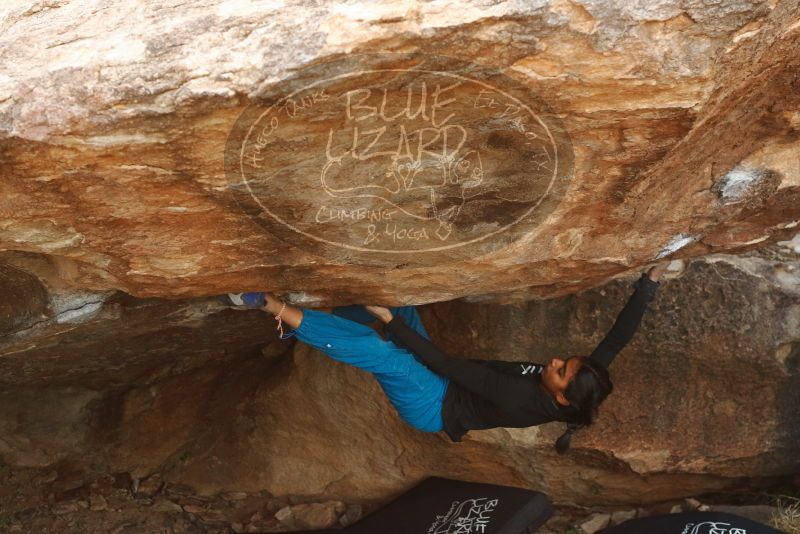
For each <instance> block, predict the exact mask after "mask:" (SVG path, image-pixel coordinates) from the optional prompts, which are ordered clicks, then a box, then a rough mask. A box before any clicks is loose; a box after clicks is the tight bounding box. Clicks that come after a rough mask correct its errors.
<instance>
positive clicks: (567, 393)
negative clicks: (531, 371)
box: [542, 356, 614, 452]
mask: <svg viewBox="0 0 800 534" xmlns="http://www.w3.org/2000/svg"><path fill="white" fill-rule="evenodd" d="M542 386H544V388H545V389H546V390H547V391H548V393H550V395H552V396H553V399H555V401H556V402H557V403H558V404H561V405H562V406H571V407H572V408H574V409H575V412H576V413H575V420H574V421H572V422H571V424H570V426H569V429H568V430H567V432H565V433H564V435H562V436H561V437H560V438H559V439H558V441H557V442H556V449H557V450H558V452H565V451H566V450H567V449H568V448H569V441H570V437H571V435H572V432H573V431H575V430H576V429H577V428H578V427H579V426H588V425H590V424H592V423H593V422H594V419H595V417H596V416H597V409H598V407H599V406H600V403H602V402H603V401H604V400H605V398H606V397H608V395H609V394H610V393H611V391H612V390H613V388H614V385H613V384H612V383H611V378H610V377H609V376H608V370H606V368H605V367H603V366H602V365H599V364H598V363H597V362H595V361H594V360H591V359H589V358H586V357H584V356H573V357H572V358H568V359H567V360H560V359H558V358H554V359H552V360H551V361H550V363H549V364H548V365H547V367H545V369H544V370H543V371H542Z"/></svg>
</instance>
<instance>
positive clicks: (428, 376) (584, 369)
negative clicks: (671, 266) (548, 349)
mask: <svg viewBox="0 0 800 534" xmlns="http://www.w3.org/2000/svg"><path fill="white" fill-rule="evenodd" d="M667 264H668V262H664V263H660V264H658V265H656V266H654V267H652V268H651V269H649V271H648V272H647V273H646V274H645V273H643V274H642V275H641V277H640V278H639V279H638V280H637V281H636V282H635V283H634V284H633V287H634V288H635V291H634V292H633V295H632V296H631V297H630V298H629V300H628V302H627V304H626V305H625V307H624V308H623V309H622V311H621V312H620V313H619V315H618V317H617V319H616V321H615V323H614V325H613V327H612V328H611V330H610V331H609V332H608V334H606V336H605V338H604V339H603V340H602V341H601V342H600V344H599V345H597V347H596V348H595V349H594V351H593V352H592V353H591V354H590V355H589V356H571V357H568V358H566V359H560V358H553V359H551V360H550V362H549V363H548V364H546V365H543V364H536V363H531V362H509V361H497V360H468V359H463V358H456V357H452V356H448V355H446V354H445V353H443V352H442V351H441V350H439V349H438V348H437V347H436V346H435V345H434V344H433V343H432V342H431V341H430V336H429V335H428V333H427V332H426V330H425V327H424V326H423V325H422V321H421V320H420V316H419V313H418V312H417V310H416V308H414V307H413V306H403V307H397V308H384V307H381V306H367V307H363V306H343V307H337V308H333V310H332V312H333V313H327V312H325V311H320V310H313V309H300V308H296V307H294V306H289V305H287V304H286V303H285V302H283V301H281V300H279V299H277V298H275V297H274V296H273V295H272V294H270V293H229V294H228V295H227V296H226V297H223V299H224V301H225V302H226V303H227V304H228V305H231V306H234V307H237V308H260V309H262V310H264V311H267V312H269V313H270V314H272V315H274V317H275V319H276V320H277V321H278V326H277V328H278V330H280V337H281V339H286V338H288V337H291V336H293V335H296V336H297V338H298V339H299V340H301V341H303V342H304V343H306V344H308V345H310V346H312V347H314V348H316V349H318V350H320V351H322V352H324V353H325V354H327V355H328V356H330V357H331V358H333V359H335V360H338V361H340V362H343V363H347V364H350V365H353V366H355V367H359V368H361V369H363V370H364V371H367V372H370V373H372V374H373V375H374V376H375V378H376V379H377V380H378V383H379V384H380V386H381V388H382V389H383V391H384V393H385V394H386V396H387V397H388V399H389V401H390V402H391V403H392V405H393V406H394V407H395V409H396V410H397V412H398V413H399V415H400V417H401V418H402V419H403V420H404V421H405V422H406V423H407V424H409V425H410V426H412V427H414V428H416V429H419V430H422V431H425V432H438V431H442V430H444V431H445V433H446V434H447V435H448V436H449V437H450V439H451V440H453V441H461V438H462V437H463V436H464V434H466V433H467V431H469V430H483V429H488V428H494V427H514V428H522V427H528V426H534V425H540V424H542V423H547V422H550V421H562V422H566V423H567V429H566V431H565V432H564V434H563V435H562V436H561V437H559V438H558V440H557V441H556V450H557V451H558V452H559V453H563V452H565V451H566V450H567V449H568V448H569V442H570V439H571V436H572V434H573V432H574V431H576V430H577V429H579V428H581V427H584V426H588V425H590V424H592V423H593V422H594V420H595V417H596V415H597V409H598V406H599V405H600V403H601V402H603V400H605V398H606V397H607V396H608V395H609V394H610V393H611V391H612V387H613V386H612V383H611V380H610V378H609V373H608V366H609V364H611V362H612V360H613V359H614V357H615V356H616V355H617V353H618V352H619V351H620V350H622V348H623V347H625V345H626V344H627V343H628V341H630V339H631V338H632V337H633V335H634V333H635V332H636V329H637V328H638V326H639V323H640V321H641V319H642V316H643V315H644V312H645V309H646V308H647V304H648V303H649V302H650V301H651V300H652V299H653V298H654V297H655V293H656V290H657V288H658V286H659V284H660V282H659V278H660V277H661V275H662V274H663V272H664V271H665V269H666V266H667ZM376 317H377V318H378V319H379V320H380V321H381V322H382V323H383V328H384V333H385V335H386V337H387V339H386V340H384V339H382V338H381V336H380V335H379V334H378V332H377V331H376V330H374V329H373V328H371V327H370V326H367V325H368V324H370V323H374V321H375V318H376ZM284 322H285V323H286V324H287V325H288V326H289V327H291V329H292V330H291V332H289V333H286V334H285V333H284V332H283V323H284Z"/></svg>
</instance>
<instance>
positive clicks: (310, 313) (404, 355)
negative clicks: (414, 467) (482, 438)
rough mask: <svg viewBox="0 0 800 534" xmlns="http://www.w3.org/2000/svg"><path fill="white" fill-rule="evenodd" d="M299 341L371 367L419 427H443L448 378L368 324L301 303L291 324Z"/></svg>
mask: <svg viewBox="0 0 800 534" xmlns="http://www.w3.org/2000/svg"><path fill="white" fill-rule="evenodd" d="M294 332H295V334H296V336H297V338H298V339H299V340H300V341H303V342H304V343H306V344H308V345H310V346H312V347H314V348H316V349H318V350H320V351H322V352H324V353H325V354H327V355H328V356H330V357H331V358H333V359H335V360H338V361H340V362H342V363H346V364H349V365H353V366H355V367H358V368H360V369H363V370H365V371H368V372H370V373H372V374H373V375H374V376H375V378H376V379H377V380H378V383H379V384H380V386H381V388H382V389H383V391H384V393H385V394H386V397H387V398H388V399H389V401H390V402H391V403H392V405H393V406H394V407H395V409H396V410H397V412H398V413H399V414H400V417H402V418H403V420H404V421H405V422H406V423H408V424H409V425H411V426H413V427H414V428H418V429H420V430H424V431H428V432H437V431H439V430H442V428H443V424H442V402H443V400H444V394H445V392H446V390H447V383H448V381H447V379H445V378H443V377H441V376H439V375H437V374H436V373H434V372H432V371H431V370H429V369H428V368H427V367H425V366H424V365H422V364H421V363H419V362H418V361H416V360H415V359H414V357H413V356H412V355H411V353H410V352H408V351H407V350H405V349H401V348H399V347H398V346H397V345H395V344H394V343H392V342H390V341H385V340H383V339H381V337H380V336H379V335H378V334H377V333H376V332H375V331H374V330H372V329H371V328H370V327H368V326H365V325H363V324H359V323H356V322H354V321H350V320H348V319H345V318H343V317H339V316H337V315H333V314H330V313H326V312H323V311H318V310H311V309H303V310H302V321H301V322H300V326H299V327H297V328H295V330H294Z"/></svg>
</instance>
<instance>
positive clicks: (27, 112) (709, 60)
mask: <svg viewBox="0 0 800 534" xmlns="http://www.w3.org/2000/svg"><path fill="white" fill-rule="evenodd" d="M799 52H800V5H798V4H797V2H793V1H789V0H769V1H766V2H762V1H757V0H746V1H741V2H736V3H732V2H722V3H718V4H709V3H707V2H704V1H701V0H697V1H694V0H689V1H685V2H681V3H678V2H672V3H669V2H660V3H646V2H640V3H636V4H632V3H627V2H612V1H606V0H577V1H571V0H569V1H568V0H551V1H542V2H500V3H495V4H492V5H484V4H480V5H478V3H463V2H451V3H447V2H416V1H410V2H402V3H401V2H389V1H387V2H373V1H369V2H366V1H365V2H361V3H352V2H351V3H348V4H346V5H345V4H341V3H335V2H329V3H322V4H319V3H317V4H315V5H313V6H312V5H306V3H305V2H299V1H295V2H292V1H286V2H284V1H280V2H272V3H270V4H269V5H266V6H265V5H263V4H257V3H250V2H238V1H234V0H215V1H212V2H205V3H204V4H202V5H201V4H195V3H189V4H184V5H180V6H172V5H166V4H165V3H163V2H156V1H154V0H138V1H135V2H130V1H123V0H114V1H111V2H105V3H104V5H103V7H102V8H98V7H97V6H96V5H95V4H94V3H89V2H84V1H82V0H72V1H70V0H58V1H48V2H19V1H12V2H6V3H5V4H4V5H3V6H2V7H0V64H2V65H3V69H2V70H0V163H1V164H0V335H1V336H3V337H2V338H1V339H0V436H2V439H0V455H1V456H2V460H3V462H4V463H5V464H7V465H8V466H10V467H9V469H11V468H14V469H16V468H22V467H35V468H40V467H44V466H50V465H52V464H55V463H58V462H65V463H70V464H75V465H79V466H83V467H86V466H88V465H92V466H101V467H102V469H105V470H107V471H109V472H112V473H115V472H126V473H130V474H131V475H132V476H133V479H135V480H156V479H155V478H150V479H148V478H147V477H149V476H160V477H161V479H159V480H164V481H165V483H169V484H173V485H174V484H178V483H183V484H187V485H189V486H191V487H193V488H196V489H197V490H198V491H201V492H204V493H213V492H216V491H223V490H226V491H241V492H249V493H248V494H250V493H258V492H261V491H268V492H270V493H271V494H272V495H277V496H299V497H302V498H305V499H318V500H336V501H343V502H351V501H358V502H362V503H371V504H376V503H377V502H379V501H383V500H385V499H387V498H388V497H389V496H391V495H393V494H395V493H397V492H398V491H400V490H402V489H405V488H407V487H408V486H410V485H411V484H412V483H413V482H415V481H417V480H419V479H420V478H422V477H424V476H427V475H431V474H435V475H443V476H450V477H456V478H462V479H467V480H481V481H493V482H498V483H508V484H518V485H524V486H529V487H535V488H539V489H542V490H544V491H546V492H547V493H549V494H550V495H552V496H553V497H554V498H555V499H556V500H557V502H561V503H575V502H579V503H580V504H582V505H585V504H626V505H638V504H642V503H647V502H657V501H660V500H663V499H668V498H672V497H682V496H686V495H694V494H700V493H704V492H708V491H713V490H717V489H723V488H733V487H740V486H739V485H738V484H739V483H738V482H737V479H738V478H739V477H760V476H765V477H776V476H780V475H785V474H788V473H795V472H797V470H798V468H800V466H799V465H798V464H797V458H798V452H800V451H798V443H799V442H800V435H798V433H797V432H798V430H797V429H798V428H800V421H798V419H797V417H798V415H797V414H798V413H797V410H796V407H797V405H798V401H800V399H798V393H797V391H798V390H797V387H796V385H797V378H798V367H797V362H798V342H799V341H798V340H800V319H798V317H800V302H799V301H798V298H799V297H798V293H797V286H798V275H797V273H798V265H797V258H796V254H795V255H788V254H789V253H787V252H777V251H778V250H779V249H776V248H766V249H762V247H765V246H767V245H769V244H770V243H772V242H774V241H778V240H781V239H790V238H791V236H792V235H793V234H794V233H795V232H797V229H798V225H799V224H800V141H798V132H799V131H800V78H798V74H797V73H798V72H800V53H799ZM795 246H796V245H795ZM757 247H758V248H759V249H761V252H759V253H758V254H755V253H752V254H750V253H748V254H746V255H745V256H741V257H733V256H728V255H714V256H711V257H709V258H708V259H707V260H705V261H700V260H697V261H692V258H694V257H697V256H701V255H705V254H707V253H723V252H737V253H741V252H747V251H749V250H753V249H755V248H757ZM658 258H672V259H680V260H682V261H685V262H686V263H685V265H684V266H683V267H681V269H683V268H685V270H683V271H680V272H679V273H678V274H679V275H680V276H677V277H676V278H675V279H674V280H670V281H668V282H666V283H664V287H663V289H662V291H661V293H660V295H659V297H658V300H657V301H656V302H655V303H654V305H653V308H652V310H651V312H650V313H649V314H648V316H647V317H646V319H645V322H644V324H643V327H642V331H641V333H640V334H639V335H638V336H637V338H636V339H635V341H634V343H633V344H632V345H631V347H630V348H628V349H626V352H625V354H624V355H623V357H622V358H621V359H620V360H619V362H618V363H615V368H614V370H613V371H614V380H615V384H616V390H615V391H616V392H615V394H614V396H613V397H612V398H611V399H610V400H609V401H608V403H607V404H606V405H605V406H604V407H603V412H602V417H601V419H600V421H599V422H598V424H597V425H596V426H595V427H594V428H593V429H591V430H587V431H584V432H582V433H581V435H578V436H576V438H575V440H574V450H573V451H572V453H571V454H570V455H569V456H567V457H558V456H557V455H556V454H555V452H554V451H553V448H552V443H553V440H554V439H555V438H556V437H557V436H558V435H559V433H560V431H561V430H562V429H561V427H560V426H559V425H547V426H543V427H539V428H531V429H522V430H503V429H496V430H492V431H487V432H477V433H472V434H471V435H470V436H469V438H468V439H466V440H465V441H464V442H463V443H460V444H452V443H450V442H448V441H447V439H446V438H445V437H443V436H440V435H430V434H421V433H418V432H416V431H414V430H412V429H410V428H408V427H407V426H405V425H404V424H403V423H402V422H401V421H400V420H399V419H398V418H397V417H396V416H395V414H394V413H393V411H392V409H391V407H390V406H389V404H388V403H387V402H386V401H385V399H384V397H383V395H382V392H381V391H380V389H379V387H378V386H377V384H376V383H375V382H374V380H373V379H372V378H371V377H369V376H368V375H366V374H364V373H361V372H360V371H358V370H355V369H351V368H348V367H346V366H343V365H340V364H337V363H335V362H332V361H330V360H329V359H328V358H326V357H324V355H321V354H319V353H316V352H314V351H312V350H310V349H309V348H308V347H305V346H303V345H302V344H295V343H294V341H289V342H277V341H276V335H275V332H274V330H273V329H274V325H273V323H272V322H271V319H270V318H269V317H266V316H265V315H264V314H261V313H259V312H255V311H253V312H234V311H232V310H223V309H222V308H220V306H219V305H218V304H217V303H216V302H215V301H213V299H210V298H202V297H207V296H209V295H216V294H219V293H224V292H228V291H243V290H254V289H262V288H264V289H270V290H273V291H276V292H278V293H280V294H282V295H285V296H286V298H287V299H288V300H290V301H292V302H295V303H298V304H300V305H304V306H314V307H316V306H323V305H340V304H348V303H353V302H364V303H376V304H379V303H380V304H387V305H388V304H400V303H406V304H408V303H413V304H427V303H433V304H432V305H431V306H427V307H425V308H423V309H422V313H423V316H424V319H425V321H426V324H427V325H428V327H429V330H430V331H431V332H432V334H433V335H434V337H435V339H436V341H437V342H438V343H440V344H441V346H442V347H443V348H445V349H446V350H447V351H449V352H452V353H454V354H459V355H463V356H471V357H502V358H504V359H519V360H533V361H537V360H539V361H541V360H546V359H548V358H551V357H553V356H561V355H570V354H574V353H581V352H585V351H588V350H590V348H591V347H592V346H593V345H594V344H595V343H596V342H597V341H599V339H600V337H601V336H602V335H603V333H604V331H605V330H606V329H607V327H608V326H610V324H611V321H612V320H613V317H614V316H615V314H616V313H617V311H618V310H619V308H620V307H621V305H622V303H623V302H624V299H625V297H626V296H627V293H628V290H629V289H628V288H629V281H630V280H629V278H630V277H629V276H628V275H631V274H632V273H634V272H637V273H638V272H639V271H640V270H641V267H642V266H643V265H646V264H649V263H651V262H653V261H654V260H656V259H658ZM613 278H618V280H612V279H613ZM603 284H605V285H603ZM131 295H133V296H131ZM195 297H197V298H195ZM459 297H463V298H462V299H460V300H452V299H457V298H459ZM550 297H553V299H552V300H547V301H542V300H541V299H542V298H550ZM179 298H183V300H177V299H179ZM167 299H176V300H167ZM442 301H448V302H442ZM93 468H94V467H93ZM376 473H380V476H376ZM154 474H155V475H154ZM133 479H132V480H133ZM159 487H160V486H159ZM165 487H172V486H165ZM0 490H2V491H5V490H4V489H3V488H2V487H0ZM9 491H10V490H9ZM159 491H160V490H159ZM164 491H166V490H164ZM12 493H13V492H11V493H9V494H12ZM198 502H199V501H198ZM87 503H88V501H87ZM201 504H202V502H201ZM291 504H292V505H296V504H298V503H295V502H292V503H291ZM301 504H303V503H301ZM183 505H185V506H193V507H194V508H191V509H193V510H195V511H198V510H200V509H201V508H198V507H199V506H200V504H198V503H197V502H194V501H192V502H190V503H189V504H182V506H183ZM64 506H65V507H67V506H72V504H69V505H64ZM87 506H89V504H87ZM92 506H95V504H92ZM98 506H102V505H98ZM175 506H178V505H176V504H174V503H173V504H172V508H174V507H175ZM288 506H289V503H284V504H282V505H281V507H279V508H276V509H275V510H271V509H270V511H269V513H266V515H265V516H264V518H261V517H259V519H258V520H255V519H253V520H251V517H253V516H254V515H258V514H260V512H258V513H255V512H253V514H251V515H249V516H248V517H247V518H244V519H242V518H237V519H238V520H240V521H241V522H243V523H248V524H249V525H250V527H252V528H257V527H256V526H253V525H254V524H257V523H258V524H260V523H259V522H260V521H262V519H263V521H264V522H265V523H269V524H270V525H272V526H271V527H270V528H272V527H275V526H276V525H277V524H278V520H277V519H275V518H274V517H273V516H274V513H275V512H277V511H278V510H279V509H283V508H284V507H287V508H286V509H288V510H291V508H288ZM111 507H112V506H111V505H110V504H109V508H111ZM167 508H169V506H167ZM339 508H341V506H339V507H338V508H336V507H333V508H331V507H328V508H326V509H325V510H322V509H317V508H314V507H313V506H312V507H309V508H308V509H307V510H306V509H305V508H300V509H298V510H306V511H308V510H311V512H309V518H310V519H309V521H306V522H305V523H303V521H300V522H295V524H298V525H299V524H301V523H302V524H307V525H311V524H315V525H321V524H323V523H325V524H327V523H330V521H333V519H334V516H336V515H338V516H341V514H342V512H341V510H340V509H339ZM202 510H205V509H202ZM320 510H322V512H324V513H321V512H320ZM331 510H333V511H335V512H336V513H335V514H332V513H330V512H331ZM173 511H174V510H173ZM198 513H200V512H198ZM204 513H206V515H209V517H210V516H212V515H213V514H212V513H210V512H208V511H207V510H205V512H204ZM287 513H288V512H287ZM200 515H201V516H202V513H200ZM312 516H313V517H312ZM287 517H288V516H287ZM292 517H293V518H294V517H295V516H294V515H292ZM295 519H296V518H295ZM307 519H308V518H307ZM311 519H313V520H311ZM339 520H340V522H341V517H339ZM240 526H241V525H240ZM242 528H244V527H242ZM248 528H249V527H248ZM276 528H277V527H276Z"/></svg>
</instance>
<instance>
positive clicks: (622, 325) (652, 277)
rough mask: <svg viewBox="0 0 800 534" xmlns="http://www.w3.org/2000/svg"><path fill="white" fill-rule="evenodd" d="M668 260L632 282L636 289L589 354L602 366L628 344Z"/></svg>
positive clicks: (652, 296)
mask: <svg viewBox="0 0 800 534" xmlns="http://www.w3.org/2000/svg"><path fill="white" fill-rule="evenodd" d="M668 264H669V262H664V263H661V264H659V265H656V266H655V267H652V268H651V269H650V270H649V271H648V272H647V274H644V273H643V274H642V276H641V278H639V280H637V281H636V283H634V285H633V287H634V288H635V289H636V290H635V291H634V292H633V295H631V297H630V299H628V302H627V304H625V307H624V308H622V311H621V312H620V313H619V315H618V316H617V320H616V321H615V322H614V326H612V327H611V330H610V331H609V332H608V334H606V337H604V338H603V340H602V341H601V342H600V344H599V345H597V347H596V348H595V349H594V351H592V354H591V355H590V356H589V357H590V358H592V359H593V360H596V361H597V362H598V363H600V364H601V365H603V366H604V367H606V368H607V367H608V366H609V365H611V362H612V361H614V358H615V357H616V356H617V354H618V353H619V352H620V351H621V350H622V349H623V348H624V347H625V345H627V344H628V342H629V341H630V340H631V339H632V338H633V335H634V334H635V333H636V329H637V328H638V327H639V323H641V321H642V317H643V316H644V312H645V310H647V304H648V303H649V302H650V301H651V300H653V298H654V297H655V295H656V290H657V289H658V286H659V281H658V280H659V278H661V275H662V274H663V272H664V271H665V270H666V268H667V265H668Z"/></svg>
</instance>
